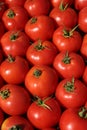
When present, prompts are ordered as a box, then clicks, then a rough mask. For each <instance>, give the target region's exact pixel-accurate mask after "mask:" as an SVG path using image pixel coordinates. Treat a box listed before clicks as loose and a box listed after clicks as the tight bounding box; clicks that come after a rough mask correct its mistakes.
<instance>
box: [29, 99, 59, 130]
mask: <svg viewBox="0 0 87 130" xmlns="http://www.w3.org/2000/svg"><path fill="white" fill-rule="evenodd" d="M60 116H61V109H60V105H59V103H58V102H57V100H56V99H55V98H49V97H48V98H47V99H44V100H41V99H38V100H37V101H36V102H33V103H32V104H31V105H30V107H29V109H28V111H27V117H28V119H29V120H30V121H31V123H32V124H33V125H34V126H35V127H36V128H38V129H44V128H49V127H53V126H55V125H56V124H57V123H58V122H59V119H60Z"/></svg>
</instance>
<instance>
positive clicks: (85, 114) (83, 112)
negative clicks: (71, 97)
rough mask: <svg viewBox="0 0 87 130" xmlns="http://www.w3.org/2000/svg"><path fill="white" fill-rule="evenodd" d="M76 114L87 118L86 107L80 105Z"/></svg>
mask: <svg viewBox="0 0 87 130" xmlns="http://www.w3.org/2000/svg"><path fill="white" fill-rule="evenodd" d="M78 115H79V116H80V117H81V118H84V119H87V108H85V107H82V108H81V109H80V111H79V112H78Z"/></svg>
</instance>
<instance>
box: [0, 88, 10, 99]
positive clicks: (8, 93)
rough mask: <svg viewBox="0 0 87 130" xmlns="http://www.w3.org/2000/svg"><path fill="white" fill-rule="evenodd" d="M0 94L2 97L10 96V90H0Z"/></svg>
mask: <svg viewBox="0 0 87 130" xmlns="http://www.w3.org/2000/svg"><path fill="white" fill-rule="evenodd" d="M0 96H1V98H2V99H7V98H8V97H9V96H10V90H9V89H5V90H1V91H0Z"/></svg>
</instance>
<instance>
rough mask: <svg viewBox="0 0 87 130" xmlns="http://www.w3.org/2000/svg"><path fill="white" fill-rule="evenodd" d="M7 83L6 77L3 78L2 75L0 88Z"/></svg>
mask: <svg viewBox="0 0 87 130" xmlns="http://www.w3.org/2000/svg"><path fill="white" fill-rule="evenodd" d="M4 84H5V81H4V79H3V78H2V76H1V75H0V88H1V87H2V86H3V85H4Z"/></svg>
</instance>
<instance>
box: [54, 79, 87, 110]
mask: <svg viewBox="0 0 87 130" xmlns="http://www.w3.org/2000/svg"><path fill="white" fill-rule="evenodd" d="M55 95H56V98H57V99H58V101H60V103H61V105H62V106H63V107H65V108H75V107H81V106H82V105H84V104H85V102H86V101H87V87H86V86H85V85H84V83H83V82H81V81H80V80H78V79H75V78H69V79H68V78H66V79H63V80H62V81H60V82H59V84H58V86H57V88H56V92H55Z"/></svg>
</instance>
